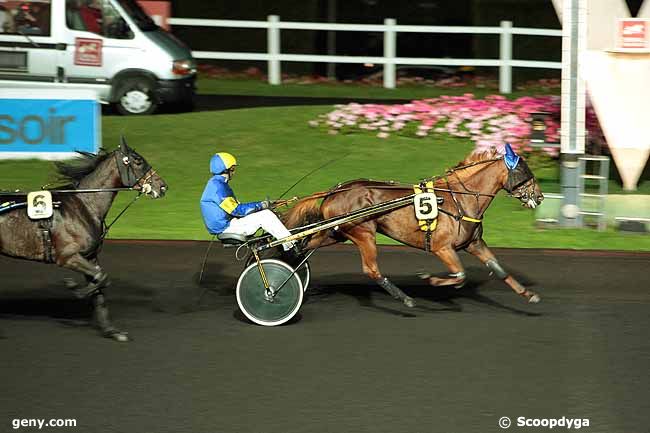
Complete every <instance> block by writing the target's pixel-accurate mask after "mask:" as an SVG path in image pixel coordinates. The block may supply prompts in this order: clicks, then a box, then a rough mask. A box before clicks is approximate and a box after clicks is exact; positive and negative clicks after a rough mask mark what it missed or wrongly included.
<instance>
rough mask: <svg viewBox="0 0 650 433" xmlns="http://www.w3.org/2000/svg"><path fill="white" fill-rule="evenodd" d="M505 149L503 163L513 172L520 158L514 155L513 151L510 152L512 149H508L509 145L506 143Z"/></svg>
mask: <svg viewBox="0 0 650 433" xmlns="http://www.w3.org/2000/svg"><path fill="white" fill-rule="evenodd" d="M505 149H506V154H505V155H504V156H503V162H505V163H506V167H508V170H514V169H515V167H517V164H519V159H520V157H519V155H517V154H516V153H515V151H514V150H512V147H510V144H509V143H506V146H505Z"/></svg>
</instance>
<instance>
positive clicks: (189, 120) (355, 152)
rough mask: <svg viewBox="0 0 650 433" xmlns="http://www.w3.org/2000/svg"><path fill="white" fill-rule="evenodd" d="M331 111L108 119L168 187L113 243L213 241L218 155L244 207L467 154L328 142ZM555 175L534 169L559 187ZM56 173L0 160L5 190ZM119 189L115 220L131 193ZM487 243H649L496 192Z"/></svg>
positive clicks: (136, 211)
mask: <svg viewBox="0 0 650 433" xmlns="http://www.w3.org/2000/svg"><path fill="white" fill-rule="evenodd" d="M328 110H329V107H324V106H318V107H314V106H311V107H288V108H258V109H246V110H227V111H217V112H202V113H189V114H176V115H159V116H148V117H119V116H111V117H104V119H103V143H104V146H105V147H107V148H108V149H111V150H112V149H113V148H115V147H116V146H117V143H118V141H119V136H120V134H122V133H124V134H125V135H126V137H127V139H128V142H129V144H130V145H131V146H132V147H134V148H135V149H136V150H138V151H139V152H140V153H141V154H142V155H143V156H145V157H146V158H147V159H148V161H149V162H150V163H151V164H152V165H153V166H154V167H155V168H156V169H157V170H158V172H159V173H160V174H161V176H162V177H163V178H164V179H165V180H166V181H167V182H168V183H169V186H170V190H169V193H168V195H167V196H166V197H165V198H164V199H162V200H150V199H148V198H142V199H141V200H140V201H139V202H138V203H136V204H135V205H134V206H133V207H132V208H131V209H129V211H128V212H127V213H126V214H125V215H124V216H123V217H122V219H121V220H120V221H119V222H118V223H117V224H116V225H115V226H114V228H113V229H111V233H110V236H109V237H110V238H136V239H208V238H209V236H208V234H207V233H206V231H205V229H204V227H203V223H202V220H201V215H200V212H199V206H198V204H199V199H200V196H201V192H202V190H203V187H204V185H205V182H206V181H207V179H208V177H209V173H208V161H209V159H210V157H211V156H212V154H213V153H214V152H217V151H228V152H231V153H233V154H234V155H236V156H237V158H238V162H239V169H238V171H237V173H236V176H235V179H234V180H233V183H232V186H233V188H234V189H235V191H236V192H237V194H238V198H239V199H240V200H241V201H250V200H260V199H263V198H265V197H266V196H267V195H268V196H269V197H271V198H276V197H277V196H278V195H280V194H281V193H282V192H284V191H285V190H286V189H287V188H288V187H289V186H290V185H292V184H293V183H294V182H296V181H297V180H298V179H299V178H300V177H302V176H303V175H304V174H306V173H308V172H309V171H311V170H312V169H313V168H316V167H318V166H320V165H321V164H323V163H324V162H326V161H329V160H331V159H334V158H337V157H340V156H342V155H347V156H345V157H344V158H343V159H341V160H339V161H337V162H335V163H332V164H331V165H329V166H327V167H325V168H324V169H322V170H320V171H318V172H316V173H314V174H313V175H311V176H310V177H308V178H307V179H305V180H304V181H303V182H301V183H300V184H299V185H298V186H296V187H295V188H294V189H293V190H292V191H291V192H290V194H289V195H306V194H309V193H311V192H314V191H319V190H323V189H327V188H329V187H331V186H332V185H334V184H336V183H338V182H339V181H343V180H348V179H354V178H360V177H370V178H375V179H384V180H388V179H394V180H399V181H403V182H415V181H417V180H418V179H420V178H423V177H427V176H431V175H434V174H440V173H442V172H443V171H444V169H445V168H447V167H450V166H452V165H454V164H455V163H457V162H458V161H459V160H461V159H462V158H463V157H464V156H465V155H466V154H467V153H469V152H470V151H471V150H472V148H473V145H472V143H471V142H470V141H468V140H460V139H451V138H448V137H442V136H441V137H439V138H437V139H434V138H428V139H412V138H406V137H391V138H390V139H387V140H381V139H378V138H376V137H374V136H371V135H361V134H357V135H347V136H341V135H337V136H331V135H328V134H326V133H324V132H323V131H322V130H320V129H314V128H310V127H309V126H308V125H307V122H308V121H309V120H311V119H313V118H315V117H316V116H317V115H318V114H321V113H323V112H326V111H328ZM554 173H555V171H554V170H553V169H545V170H542V171H540V173H538V174H539V175H540V176H541V177H542V179H541V180H542V181H544V182H545V183H547V184H549V185H553V184H555V183H556V182H557V180H555V179H553V176H555V174H554ZM52 177H53V168H52V166H51V163H49V162H44V161H4V162H0V189H1V188H5V189H8V188H16V187H21V188H23V189H27V190H29V189H36V188H39V187H40V186H41V185H42V184H45V183H47V182H48V181H49V180H51V179H52ZM132 194H133V193H120V194H119V196H118V199H117V201H116V203H115V204H114V206H113V210H112V212H111V215H110V216H109V219H108V220H109V221H110V220H111V216H114V215H116V214H117V212H119V211H120V210H121V209H122V208H123V207H124V206H125V205H126V203H128V201H129V200H130V199H131V198H132V197H133V195H132ZM485 238H486V240H487V241H488V243H489V244H491V245H493V246H503V247H545V248H587V249H625V250H646V251H649V250H650V237H649V236H640V235H636V236H635V235H626V234H621V233H617V232H614V231H612V230H610V231H607V232H604V233H599V232H596V231H592V230H540V229H536V228H534V214H533V212H532V211H530V210H527V209H525V208H522V207H521V206H520V205H519V204H518V202H516V201H515V200H514V199H510V198H507V197H506V196H504V195H503V194H500V195H499V197H498V198H497V200H496V201H495V202H494V203H493V204H492V206H491V207H490V208H489V209H488V211H487V214H486V219H485Z"/></svg>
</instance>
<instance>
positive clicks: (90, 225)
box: [0, 141, 167, 341]
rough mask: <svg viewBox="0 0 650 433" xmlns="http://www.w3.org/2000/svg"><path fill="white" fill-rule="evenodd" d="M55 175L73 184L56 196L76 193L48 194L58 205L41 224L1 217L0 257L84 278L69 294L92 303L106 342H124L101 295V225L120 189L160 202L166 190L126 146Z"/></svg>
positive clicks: (61, 167)
mask: <svg viewBox="0 0 650 433" xmlns="http://www.w3.org/2000/svg"><path fill="white" fill-rule="evenodd" d="M57 169H58V172H59V174H60V175H61V177H62V178H63V179H64V180H66V181H68V182H71V185H69V186H67V187H63V188H59V190H63V189H65V188H71V189H73V190H75V191H72V192H70V191H69V190H68V193H62V192H58V193H57V190H56V189H54V190H50V191H51V192H52V196H53V201H55V202H59V203H60V204H59V205H58V207H56V208H55V209H54V214H53V216H52V218H51V219H50V220H45V221H46V223H45V224H44V223H43V222H39V221H37V220H31V219H30V218H29V217H28V215H27V212H26V211H25V209H14V210H11V211H8V212H4V213H2V214H0V253H1V254H4V255H7V256H11V257H17V258H21V259H26V260H34V261H39V262H46V263H56V264H57V265H59V266H61V267H63V268H67V269H71V270H73V271H76V272H79V273H81V274H83V275H84V277H85V279H86V285H85V286H83V287H74V286H71V287H70V288H71V289H73V290H74V292H75V295H76V296H77V297H79V298H89V299H91V300H92V304H93V307H94V316H95V320H96V322H97V324H98V326H99V328H100V329H101V331H102V333H103V335H104V336H107V337H111V338H114V339H116V340H118V341H127V340H128V337H127V335H126V333H123V332H120V331H119V330H118V329H116V328H115V327H114V326H113V325H112V324H111V322H110V319H109V316H108V307H107V306H106V301H105V298H104V295H103V293H102V288H104V287H106V286H107V285H108V275H107V274H106V273H105V272H104V270H103V269H102V268H101V267H100V266H99V263H98V260H97V255H98V253H99V251H100V249H101V246H102V243H103V241H104V236H105V235H106V224H105V221H104V220H105V218H106V214H108V211H109V209H110V207H111V204H112V203H113V200H114V199H115V196H116V195H117V190H118V189H120V188H132V189H134V190H137V191H139V192H140V193H144V194H147V195H150V196H152V197H153V198H158V197H162V196H163V195H164V194H165V191H166V190H167V185H166V184H165V182H164V181H163V180H162V178H160V176H158V175H157V174H156V171H155V170H154V169H153V168H151V166H150V165H149V164H148V163H147V161H146V160H145V159H144V158H143V157H142V156H140V155H139V154H138V153H137V152H135V151H134V150H133V149H131V148H129V147H128V146H127V145H126V143H125V142H124V141H122V143H121V145H120V147H119V148H118V149H116V150H114V151H113V152H110V153H108V152H105V151H103V150H102V151H101V152H100V153H99V154H98V155H92V154H88V153H80V158H79V159H78V160H76V161H73V162H71V163H57ZM76 190H85V191H88V190H95V191H94V192H83V191H79V192H77V191H76ZM97 190H101V191H99V192H98V191H97ZM104 190H107V191H104ZM2 199H3V201H5V200H10V199H13V200H20V199H22V200H23V201H24V197H13V198H12V197H10V196H4V195H3V196H2ZM41 221H43V220H41Z"/></svg>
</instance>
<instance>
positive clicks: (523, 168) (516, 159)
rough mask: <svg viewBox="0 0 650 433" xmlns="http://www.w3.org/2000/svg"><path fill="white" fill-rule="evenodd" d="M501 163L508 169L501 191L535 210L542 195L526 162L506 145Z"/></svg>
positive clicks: (540, 201) (542, 198)
mask: <svg viewBox="0 0 650 433" xmlns="http://www.w3.org/2000/svg"><path fill="white" fill-rule="evenodd" d="M505 151H506V152H505V154H504V155H503V162H504V163H505V166H506V168H507V169H508V177H507V180H506V182H505V183H504V185H503V189H505V190H506V191H508V192H509V193H510V194H511V195H512V196H513V197H515V198H517V199H519V200H520V201H521V202H522V204H523V205H524V206H526V207H528V208H531V209H535V208H536V207H537V205H539V204H541V203H542V200H544V194H542V190H541V189H540V187H539V184H538V183H537V179H535V175H534V174H533V172H532V171H531V170H530V168H529V167H528V164H527V163H526V161H525V160H524V159H523V158H522V157H521V156H519V155H517V154H516V153H515V151H514V150H512V147H510V144H508V143H506V146H505Z"/></svg>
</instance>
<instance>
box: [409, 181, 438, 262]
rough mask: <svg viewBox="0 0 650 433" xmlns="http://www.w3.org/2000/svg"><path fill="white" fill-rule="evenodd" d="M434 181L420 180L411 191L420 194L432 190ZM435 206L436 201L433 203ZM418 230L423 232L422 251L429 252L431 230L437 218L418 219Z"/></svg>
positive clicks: (434, 227)
mask: <svg viewBox="0 0 650 433" xmlns="http://www.w3.org/2000/svg"><path fill="white" fill-rule="evenodd" d="M434 191H435V188H434V181H433V180H430V181H428V182H424V181H423V182H421V183H420V184H419V185H413V192H414V193H415V194H420V193H422V192H434ZM434 204H435V205H436V206H437V203H434ZM418 225H419V226H420V230H422V231H423V232H424V251H426V252H427V253H428V252H431V236H432V234H433V231H434V230H435V229H436V227H438V218H437V217H436V218H434V219H428V220H418Z"/></svg>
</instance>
